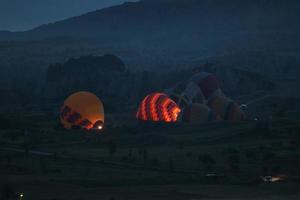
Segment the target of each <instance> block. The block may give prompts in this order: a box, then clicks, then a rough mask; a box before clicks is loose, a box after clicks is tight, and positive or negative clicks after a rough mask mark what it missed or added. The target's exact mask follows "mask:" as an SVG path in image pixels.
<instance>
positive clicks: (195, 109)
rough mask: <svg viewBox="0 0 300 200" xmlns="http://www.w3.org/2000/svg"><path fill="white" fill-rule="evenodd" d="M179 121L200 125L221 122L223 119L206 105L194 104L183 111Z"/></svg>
mask: <svg viewBox="0 0 300 200" xmlns="http://www.w3.org/2000/svg"><path fill="white" fill-rule="evenodd" d="M178 121H181V122H184V123H189V124H194V125H198V124H204V123H208V122H215V121H221V117H220V116H219V115H218V114H217V113H215V112H214V111H213V110H212V109H210V108H209V107H207V106H206V105H205V104H200V103H193V104H190V105H188V106H187V107H185V108H184V109H183V110H182V112H181V113H180V116H179V119H178Z"/></svg>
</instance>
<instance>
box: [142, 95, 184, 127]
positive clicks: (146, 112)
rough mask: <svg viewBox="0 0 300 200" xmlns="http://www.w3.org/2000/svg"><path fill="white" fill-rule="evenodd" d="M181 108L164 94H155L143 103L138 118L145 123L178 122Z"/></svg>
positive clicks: (146, 98) (147, 97)
mask: <svg viewBox="0 0 300 200" xmlns="http://www.w3.org/2000/svg"><path fill="white" fill-rule="evenodd" d="M179 113H180V108H179V106H178V105H177V104H176V103H175V102H174V101H173V100H172V99H170V98H169V97H168V96H167V95H166V94H164V93H153V94H150V95H148V96H146V97H145V98H144V99H143V101H142V102H141V104H140V106H139V108H138V111H137V113H136V118H137V119H139V120H143V121H155V122H159V121H162V122H176V121H177V118H178V114H179Z"/></svg>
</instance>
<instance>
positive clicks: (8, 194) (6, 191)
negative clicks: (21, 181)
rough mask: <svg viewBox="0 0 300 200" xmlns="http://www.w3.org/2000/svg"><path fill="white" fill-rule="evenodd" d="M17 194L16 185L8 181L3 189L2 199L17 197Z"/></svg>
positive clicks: (0, 199) (0, 196)
mask: <svg viewBox="0 0 300 200" xmlns="http://www.w3.org/2000/svg"><path fill="white" fill-rule="evenodd" d="M16 196H17V192H16V188H15V186H14V185H12V184H9V183H6V184H5V185H4V186H3V187H2V189H1V194H0V200H10V199H15V198H16Z"/></svg>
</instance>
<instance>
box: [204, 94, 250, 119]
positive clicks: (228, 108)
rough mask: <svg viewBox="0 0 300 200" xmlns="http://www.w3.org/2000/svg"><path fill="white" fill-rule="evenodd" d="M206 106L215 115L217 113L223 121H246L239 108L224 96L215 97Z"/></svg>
mask: <svg viewBox="0 0 300 200" xmlns="http://www.w3.org/2000/svg"><path fill="white" fill-rule="evenodd" d="M207 105H208V106H209V107H210V108H211V109H212V110H214V111H215V112H216V113H219V115H220V116H221V117H222V118H223V119H224V120H229V121H239V120H244V119H246V115H245V113H244V112H243V111H242V110H241V109H240V107H239V106H238V105H237V104H236V103H235V102H234V101H232V100H231V99H229V98H227V97H225V96H215V97H214V98H212V99H211V100H210V101H209V102H208V103H207Z"/></svg>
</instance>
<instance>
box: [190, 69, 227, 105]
mask: <svg viewBox="0 0 300 200" xmlns="http://www.w3.org/2000/svg"><path fill="white" fill-rule="evenodd" d="M190 81H191V82H194V83H195V84H196V85H197V86H198V87H199V88H200V90H201V92H202V94H203V96H204V98H205V99H206V100H207V101H209V100H210V99H211V98H213V97H215V96H222V95H223V93H222V91H221V89H220V87H219V82H218V80H217V78H216V77H215V76H214V75H212V74H210V73H207V72H200V73H197V74H195V75H193V76H192V77H191V78H190Z"/></svg>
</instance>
